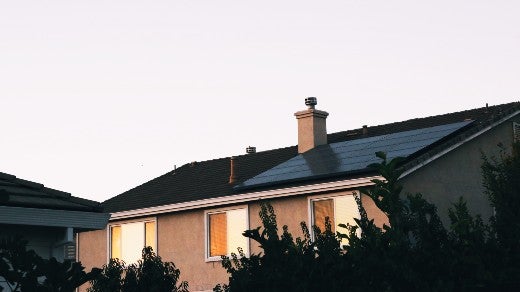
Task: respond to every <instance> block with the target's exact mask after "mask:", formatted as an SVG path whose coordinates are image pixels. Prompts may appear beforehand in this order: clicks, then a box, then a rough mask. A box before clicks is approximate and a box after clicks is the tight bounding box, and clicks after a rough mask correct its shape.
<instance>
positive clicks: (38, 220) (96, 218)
mask: <svg viewBox="0 0 520 292" xmlns="http://www.w3.org/2000/svg"><path fill="white" fill-rule="evenodd" d="M109 218H110V214H109V213H97V212H84V211H70V210H54V209H39V208H24V207H10V206H0V224H13V225H33V226H49V227H72V228H77V229H82V230H96V229H105V227H106V225H107V223H108V219H109Z"/></svg>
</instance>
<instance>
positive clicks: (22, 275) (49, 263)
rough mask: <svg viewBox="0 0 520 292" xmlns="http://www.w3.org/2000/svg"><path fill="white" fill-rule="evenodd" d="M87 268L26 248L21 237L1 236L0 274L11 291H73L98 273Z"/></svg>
mask: <svg viewBox="0 0 520 292" xmlns="http://www.w3.org/2000/svg"><path fill="white" fill-rule="evenodd" d="M84 269H85V268H84V267H83V266H82V265H81V263H76V262H70V261H65V262H58V261H57V260H56V259H55V258H50V259H48V260H47V259H43V258H41V257H40V256H39V255H37V254H36V253H35V252H34V251H33V250H27V241H25V240H23V239H21V238H12V237H6V238H1V239H0V277H1V278H4V279H5V281H6V282H5V283H6V284H7V286H8V287H7V288H9V289H10V290H11V291H42V292H51V291H52V292H69V291H70V292H72V291H74V289H76V288H77V287H79V286H81V285H82V284H84V283H86V282H88V281H90V280H92V279H93V278H94V277H96V276H97V274H98V273H99V269H95V268H94V269H92V270H91V271H90V272H88V273H86V272H85V271H84ZM2 289H3V288H2V287H0V291H2Z"/></svg>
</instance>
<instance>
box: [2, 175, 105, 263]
mask: <svg viewBox="0 0 520 292" xmlns="http://www.w3.org/2000/svg"><path fill="white" fill-rule="evenodd" d="M109 217H110V214H109V213H103V212H102V209H101V205H100V203H98V202H94V201H91V200H86V199H82V198H78V197H74V196H71V194H69V193H66V192H62V191H58V190H54V189H51V188H47V187H45V186H44V185H42V184H39V183H36V182H32V181H28V180H24V179H20V178H17V177H16V176H14V175H10V174H6V173H2V172H0V238H2V237H14V238H16V237H22V238H23V239H24V240H26V241H27V242H28V243H27V249H32V250H34V251H35V252H36V253H37V254H38V255H39V256H41V257H42V258H46V259H48V258H50V257H54V258H56V259H57V260H58V261H64V260H76V242H75V237H76V233H78V232H80V231H89V230H100V229H105V228H106V226H107V223H108V219H109Z"/></svg>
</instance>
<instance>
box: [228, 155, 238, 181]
mask: <svg viewBox="0 0 520 292" xmlns="http://www.w3.org/2000/svg"><path fill="white" fill-rule="evenodd" d="M236 159H237V158H236V157H235V156H232V157H231V159H230V160H229V164H230V165H229V168H230V170H229V183H230V184H234V183H236V182H237V181H238V169H237V168H238V163H237V161H236Z"/></svg>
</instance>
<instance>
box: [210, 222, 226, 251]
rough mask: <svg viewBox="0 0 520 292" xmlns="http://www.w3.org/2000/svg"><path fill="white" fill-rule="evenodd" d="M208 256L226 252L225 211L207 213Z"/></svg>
mask: <svg viewBox="0 0 520 292" xmlns="http://www.w3.org/2000/svg"><path fill="white" fill-rule="evenodd" d="M209 246H210V249H209V256H210V257H214V256H220V255H225V254H226V253H227V220H226V213H218V214H210V215H209Z"/></svg>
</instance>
